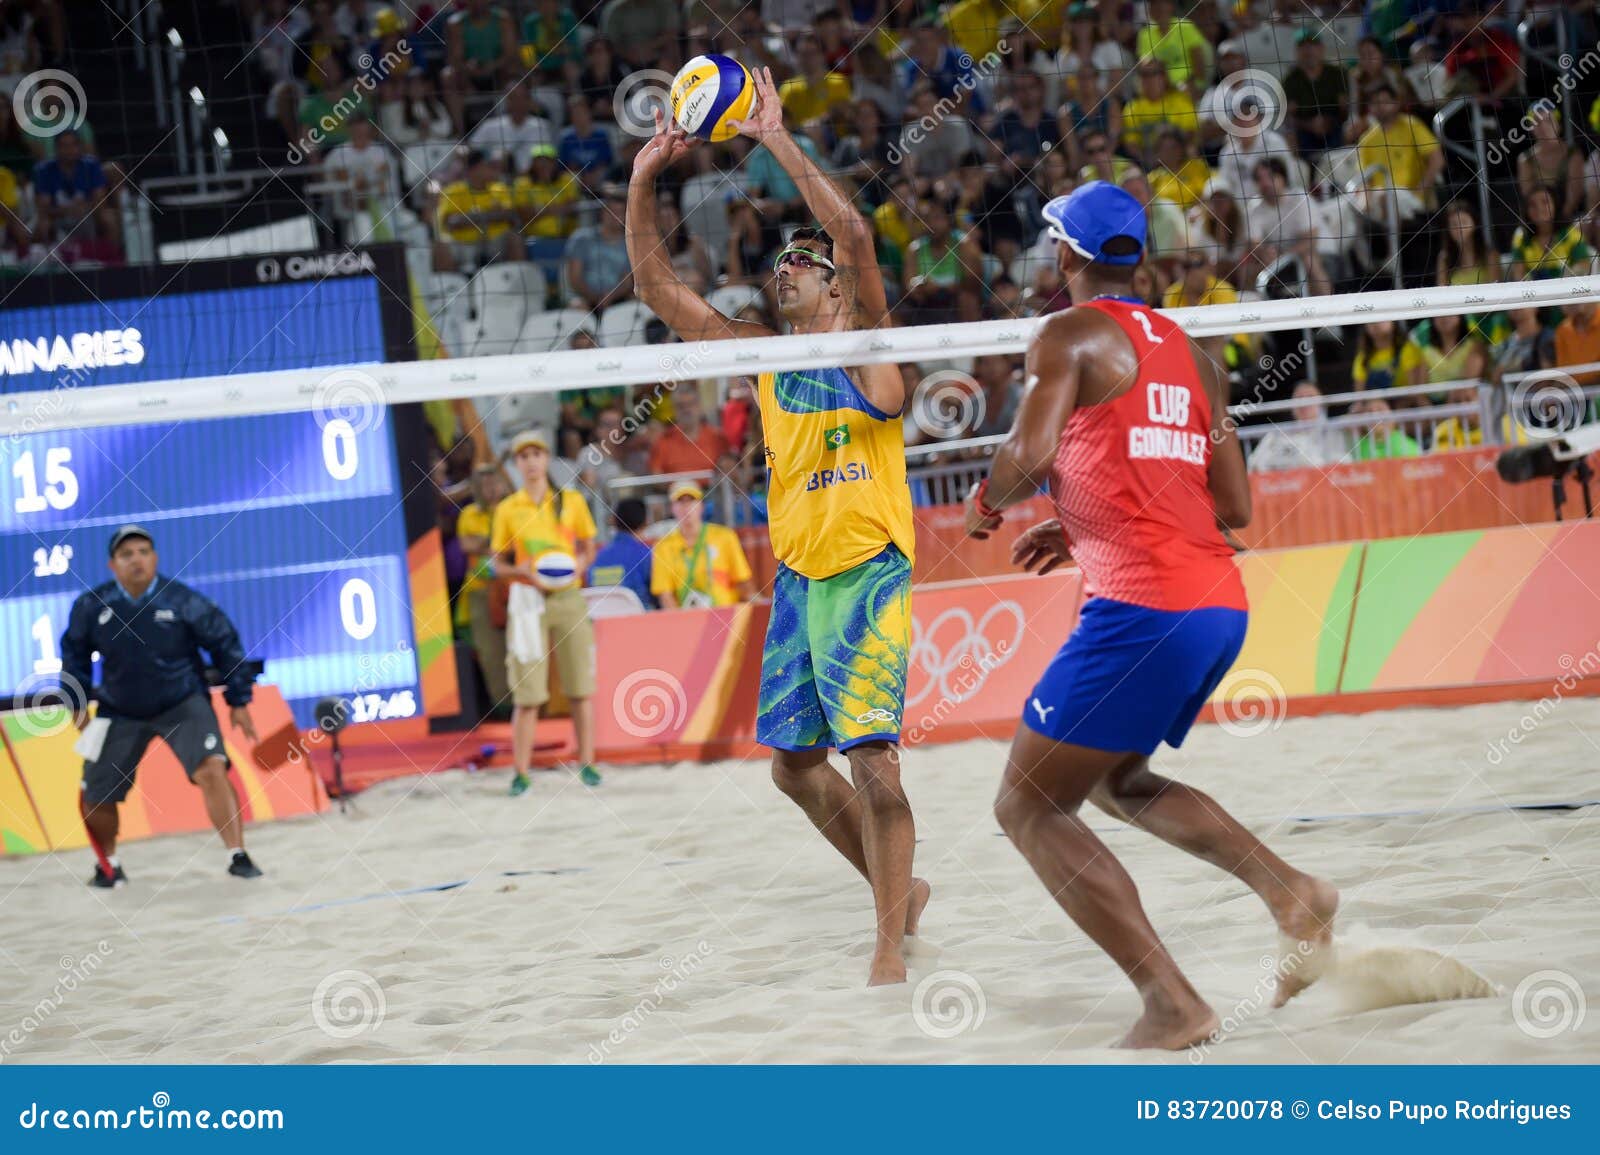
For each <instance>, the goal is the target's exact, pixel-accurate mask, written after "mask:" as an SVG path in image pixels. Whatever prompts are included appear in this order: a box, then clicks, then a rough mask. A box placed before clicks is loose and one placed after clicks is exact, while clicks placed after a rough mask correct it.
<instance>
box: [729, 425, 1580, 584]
mask: <svg viewBox="0 0 1600 1155" xmlns="http://www.w3.org/2000/svg"><path fill="white" fill-rule="evenodd" d="M1499 455H1500V450H1498V449H1468V450H1463V451H1461V452H1459V453H1434V454H1429V455H1428V456H1426V457H1409V458H1396V459H1394V460H1389V461H1368V462H1362V463H1360V464H1352V465H1337V466H1332V467H1330V468H1327V469H1289V470H1284V471H1282V472H1278V473H1258V474H1253V475H1252V476H1251V478H1250V492H1251V494H1252V496H1253V499H1254V504H1255V516H1254V517H1253V518H1252V520H1251V524H1250V525H1249V526H1248V527H1247V528H1245V529H1243V530H1240V531H1239V534H1238V536H1239V540H1240V541H1241V542H1243V543H1244V544H1245V545H1247V546H1249V547H1250V548H1252V549H1283V548H1286V547H1289V546H1296V545H1320V544H1323V543H1327V542H1339V541H1373V540H1376V539H1378V538H1388V537H1410V536H1412V535H1415V534H1421V533H1447V532H1449V531H1451V530H1461V529H1490V528H1493V527H1495V526H1504V525H1530V524H1534V523H1537V522H1544V521H1549V520H1551V518H1552V517H1553V516H1554V507H1553V505H1552V503H1551V497H1550V483H1549V482H1548V481H1537V482H1530V483H1526V484H1522V485H1508V484H1506V483H1505V482H1503V481H1501V480H1500V477H1499V475H1498V474H1496V473H1495V470H1494V463H1495V458H1497V457H1498V456H1499ZM1595 464H1597V466H1600V462H1596V463H1595ZM1567 489H1568V499H1569V501H1568V505H1567V508H1566V511H1565V512H1566V514H1567V516H1568V517H1578V516H1581V515H1582V513H1583V503H1582V498H1581V495H1580V494H1579V492H1578V488H1577V485H1576V483H1575V482H1569V484H1568V487H1567ZM915 516H916V522H917V565H916V580H917V581H918V582H935V581H962V580H964V579H967V578H975V577H989V576H993V575H997V574H1012V573H1015V572H1016V569H1015V567H1013V566H1012V564H1011V542H1012V541H1013V540H1014V539H1015V537H1016V535H1017V533H1018V532H1019V531H1020V530H1022V529H1023V528H1025V527H1027V526H1029V525H1032V524H1034V523H1035V522H1039V521H1043V520H1044V519H1045V518H1048V517H1054V516H1055V514H1054V513H1053V511H1052V510H1051V507H1050V503H1049V501H1048V500H1046V499H1045V498H1043V497H1035V498H1032V499H1030V500H1028V501H1026V502H1024V503H1022V504H1021V505H1018V506H1016V507H1015V508H1013V509H1011V510H1008V511H1007V512H1006V526H1005V528H1003V529H1001V531H1000V532H999V533H997V534H995V535H994V536H993V537H991V538H990V539H989V540H988V541H969V540H967V538H966V536H965V521H964V514H963V511H962V509H961V507H960V506H949V505H947V506H929V507H919V508H918V509H917V510H916V511H915ZM739 536H740V539H741V540H742V541H743V542H744V548H745V553H746V554H747V555H749V558H750V566H751V569H752V570H754V571H755V581H756V584H757V588H758V589H761V590H770V589H771V588H772V575H773V572H774V570H775V563H774V562H773V560H772V546H771V544H770V543H769V541H768V539H767V531H766V530H765V529H763V528H754V529H744V530H740V531H739Z"/></svg>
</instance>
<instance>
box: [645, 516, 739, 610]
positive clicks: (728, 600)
mask: <svg viewBox="0 0 1600 1155" xmlns="http://www.w3.org/2000/svg"><path fill="white" fill-rule="evenodd" d="M650 553H651V560H650V592H651V593H653V594H655V595H656V596H657V597H660V596H661V595H662V594H668V593H670V594H672V595H673V596H674V597H675V598H677V599H678V604H679V605H680V606H681V605H683V604H684V600H685V599H684V595H685V593H689V594H695V593H698V594H701V595H702V596H704V597H708V598H710V599H711V604H712V605H714V606H731V605H735V604H737V603H738V601H739V586H740V585H741V584H743V583H744V582H747V581H749V580H750V563H749V561H748V560H747V559H746V558H745V556H744V547H743V546H742V545H740V544H739V535H738V534H736V533H734V532H733V530H731V529H729V528H728V527H727V526H725V525H714V524H712V523H711V522H703V523H701V526H700V541H699V543H698V546H696V545H693V544H691V543H689V542H687V541H685V540H684V537H683V531H682V530H681V529H679V528H678V527H677V526H673V527H672V530H671V532H669V533H668V534H667V535H666V536H665V537H663V538H662V539H661V540H660V541H658V542H656V544H655V548H654V549H652V550H651V551H650ZM691 558H692V559H693V564H694V573H693V575H692V576H691V575H690V573H689V565H690V559H691Z"/></svg>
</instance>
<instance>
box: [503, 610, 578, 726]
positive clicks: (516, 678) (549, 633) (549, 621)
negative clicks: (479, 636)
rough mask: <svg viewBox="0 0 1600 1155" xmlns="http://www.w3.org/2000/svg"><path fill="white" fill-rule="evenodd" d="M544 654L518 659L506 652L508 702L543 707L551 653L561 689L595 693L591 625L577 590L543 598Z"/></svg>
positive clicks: (569, 693) (547, 696)
mask: <svg viewBox="0 0 1600 1155" xmlns="http://www.w3.org/2000/svg"><path fill="white" fill-rule="evenodd" d="M544 638H545V642H544V657H543V658H541V659H539V661H537V662H519V661H517V659H516V655H514V654H512V653H510V652H509V651H508V652H507V653H506V680H507V682H509V683H510V685H511V701H512V702H513V703H515V704H516V705H518V706H542V705H544V704H545V703H546V702H548V701H549V700H550V656H551V655H552V654H554V655H555V659H556V669H557V670H559V671H560V673H561V688H562V689H563V690H565V691H566V694H567V697H569V698H589V697H592V696H593V695H594V624H593V623H592V622H590V621H589V605H588V603H587V602H585V601H584V600H583V591H582V590H580V589H576V588H574V589H570V590H560V591H558V592H556V593H553V594H546V595H545V597H544Z"/></svg>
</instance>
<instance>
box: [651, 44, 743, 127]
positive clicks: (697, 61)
mask: <svg viewBox="0 0 1600 1155" xmlns="http://www.w3.org/2000/svg"><path fill="white" fill-rule="evenodd" d="M670 99H671V101H672V119H673V120H675V121H677V123H678V127H679V128H681V129H683V131H684V132H687V133H689V134H690V135H691V136H698V137H700V138H701V139H702V140H711V141H719V140H728V139H730V138H731V137H732V136H733V135H734V130H733V128H732V127H730V125H729V124H728V122H729V121H731V120H743V119H744V118H745V117H747V116H749V115H750V113H751V112H752V111H753V110H754V109H755V106H756V85H755V81H754V80H753V79H751V76H750V72H749V70H748V69H746V68H745V66H744V65H742V64H740V63H739V62H738V61H737V60H735V59H734V58H733V57H731V56H723V55H721V54H720V53H713V54H711V55H709V56H696V57H695V58H694V59H693V60H691V61H689V63H687V64H685V65H684V66H683V67H682V68H680V69H678V75H676V76H674V77H673V78H672V90H671V93H670Z"/></svg>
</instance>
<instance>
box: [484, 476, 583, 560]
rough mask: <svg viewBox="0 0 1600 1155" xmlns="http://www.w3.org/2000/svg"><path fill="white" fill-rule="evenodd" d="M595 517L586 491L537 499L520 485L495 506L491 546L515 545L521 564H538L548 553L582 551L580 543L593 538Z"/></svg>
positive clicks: (567, 491) (502, 549) (548, 494)
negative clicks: (579, 547)
mask: <svg viewBox="0 0 1600 1155" xmlns="http://www.w3.org/2000/svg"><path fill="white" fill-rule="evenodd" d="M594 536H595V528H594V517H593V516H592V515H591V514H590V513H589V503H588V502H587V501H585V500H583V494H581V493H579V492H578V491H577V490H574V489H563V490H561V491H559V495H558V493H557V491H556V490H554V489H551V490H549V491H547V492H546V494H545V497H544V500H543V501H539V502H535V501H534V500H533V498H531V497H529V496H528V491H527V490H526V489H519V490H517V492H515V493H513V494H512V495H511V496H510V497H508V498H506V499H505V500H504V501H502V502H501V503H500V504H499V505H497V506H495V507H494V530H493V532H492V533H490V535H489V546H490V548H491V549H493V550H494V552H495V553H497V554H500V553H504V552H505V551H506V550H508V549H513V548H514V549H515V551H516V554H515V556H516V562H517V564H518V565H522V564H524V563H527V564H529V565H534V564H537V563H538V561H539V559H540V558H541V557H543V556H544V555H545V554H547V553H556V552H558V551H559V552H562V553H570V554H573V555H574V556H576V555H577V552H578V543H579V542H584V541H593V540H594Z"/></svg>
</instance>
